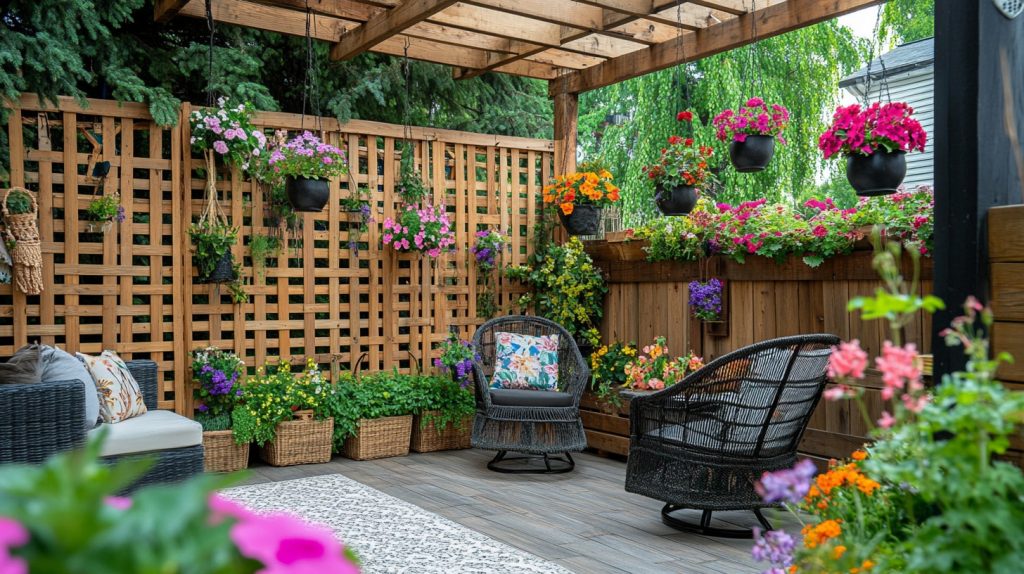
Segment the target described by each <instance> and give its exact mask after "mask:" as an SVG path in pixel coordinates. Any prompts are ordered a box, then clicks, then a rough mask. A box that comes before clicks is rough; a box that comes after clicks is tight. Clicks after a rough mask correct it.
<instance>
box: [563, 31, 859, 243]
mask: <svg viewBox="0 0 1024 574" xmlns="http://www.w3.org/2000/svg"><path fill="white" fill-rule="evenodd" d="M865 48H866V45H864V43H862V42H859V41H858V40H856V39H855V38H854V37H853V36H852V34H851V33H850V31H849V30H848V29H846V28H844V27H842V26H840V25H839V24H838V23H837V22H836V21H835V20H832V21H828V22H823V23H821V24H817V25H814V26H810V27H807V28H802V29H800V30H795V31H793V32H790V33H788V34H785V35H782V36H778V37H775V38H768V39H764V40H761V41H760V42H759V44H758V49H759V50H760V57H759V58H758V59H757V60H756V63H752V62H751V52H750V50H748V49H739V50H732V51H729V52H724V53H722V54H718V55H715V56H711V57H709V58H705V59H703V60H700V61H698V62H695V63H691V64H687V65H684V66H680V67H678V68H677V69H669V70H664V71H661V72H656V73H653V74H648V75H645V76H642V77H639V78H636V79H633V80H629V81H626V82H622V83H620V84H616V85H613V86H608V87H606V88H602V89H600V90H594V91H592V92H588V93H585V94H583V95H582V99H581V102H580V120H579V131H580V145H581V148H582V151H583V154H584V155H585V156H587V157H602V158H603V159H604V160H605V161H606V162H607V164H608V169H609V170H611V171H612V172H613V173H616V174H619V183H620V186H621V187H622V189H623V202H622V205H623V213H624V222H625V224H626V226H637V225H640V224H642V223H644V222H646V221H649V220H651V219H653V218H655V217H657V211H656V208H655V206H654V204H653V201H651V198H652V197H653V195H654V194H653V191H652V189H653V186H652V185H651V183H650V182H649V181H647V179H646V177H645V174H644V173H643V172H642V171H641V167H642V166H643V164H644V163H647V162H649V161H650V160H651V159H652V158H656V157H657V156H658V154H659V151H660V149H661V148H662V147H664V145H665V142H666V140H667V138H668V137H669V136H670V135H673V134H674V133H676V131H677V128H676V121H675V117H676V113H677V112H678V111H680V110H683V109H689V110H693V111H694V112H695V116H696V117H695V118H694V121H693V132H692V134H689V133H683V134H681V135H683V136H690V135H692V137H693V138H694V139H695V140H696V141H697V142H698V143H702V144H707V145H712V146H713V147H714V148H715V154H714V156H713V159H717V164H716V163H714V162H713V163H712V165H711V167H712V169H718V168H721V169H720V171H719V172H718V176H719V178H720V179H721V181H722V185H721V186H719V187H718V188H717V190H716V192H715V193H716V194H717V196H716V198H717V199H718V200H721V201H726V202H730V203H737V202H740V201H744V200H751V199H755V198H759V197H767V198H768V200H769V201H773V202H774V201H788V200H790V198H791V197H792V196H793V195H796V194H797V193H799V191H798V190H803V189H806V188H808V187H811V186H813V185H814V184H815V182H816V181H819V178H820V177H821V176H822V175H825V176H828V175H829V174H830V173H833V171H832V170H836V169H838V168H837V167H836V166H834V165H830V164H826V163H825V162H823V161H822V160H821V159H820V154H819V153H818V150H817V141H818V135H819V134H821V132H823V131H824V129H825V127H826V125H827V122H826V120H827V116H826V115H825V113H823V112H824V111H831V110H832V109H834V108H835V106H836V104H837V103H838V101H839V95H840V92H839V89H838V88H837V85H838V83H839V80H840V79H841V78H842V77H843V76H844V75H846V74H848V73H850V72H853V71H854V70H856V69H857V67H859V66H860V65H861V63H862V62H863V60H864V57H865V56H866V49H865ZM684 55H685V54H684ZM677 77H678V78H681V81H680V80H677ZM683 82H686V85H688V86H689V102H687V101H686V98H685V93H686V90H685V89H684V83H683ZM751 96H759V97H762V98H764V99H765V100H767V101H771V102H778V103H780V104H783V105H785V106H786V107H787V108H788V109H789V111H790V118H791V120H790V123H789V125H788V127H787V128H786V140H787V141H788V142H789V143H788V145H785V146H778V147H777V148H776V152H775V157H774V159H772V162H771V163H770V164H769V166H768V168H767V169H766V170H765V171H763V172H760V173H756V174H738V173H736V172H735V171H733V170H732V168H731V167H729V155H728V145H727V144H726V143H723V142H717V141H716V140H715V139H714V130H713V128H712V126H711V125H710V124H711V118H713V117H714V116H715V115H716V114H718V113H719V112H720V111H722V110H724V109H726V108H734V107H735V106H737V105H739V104H741V103H743V102H745V101H747V99H748V98H749V97H751ZM610 114H622V115H624V116H626V117H628V118H630V119H628V120H627V121H626V122H625V123H624V124H623V125H618V126H616V125H609V126H606V127H602V125H601V124H602V123H603V122H604V120H605V118H606V116H608V115H610ZM595 133H601V134H602V137H601V138H600V140H599V141H598V138H596V137H594V136H593V134H595Z"/></svg>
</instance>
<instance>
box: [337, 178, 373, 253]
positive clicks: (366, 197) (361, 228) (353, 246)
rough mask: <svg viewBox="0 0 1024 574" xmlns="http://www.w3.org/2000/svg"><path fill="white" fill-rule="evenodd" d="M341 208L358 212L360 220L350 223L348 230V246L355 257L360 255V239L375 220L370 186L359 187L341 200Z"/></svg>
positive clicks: (350, 211)
mask: <svg viewBox="0 0 1024 574" xmlns="http://www.w3.org/2000/svg"><path fill="white" fill-rule="evenodd" d="M341 209H342V210H343V211H346V212H348V213H354V214H357V216H358V217H359V221H358V223H357V224H356V225H354V226H353V225H350V226H349V230H348V248H349V251H351V252H352V256H353V257H359V240H360V239H361V238H362V236H363V234H364V233H366V232H367V231H369V229H370V223H372V222H373V210H372V208H371V207H370V188H368V187H359V188H356V190H355V191H353V192H352V194H351V195H349V196H348V197H346V198H345V199H342V200H341Z"/></svg>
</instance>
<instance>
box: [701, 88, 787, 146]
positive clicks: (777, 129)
mask: <svg viewBox="0 0 1024 574" xmlns="http://www.w3.org/2000/svg"><path fill="white" fill-rule="evenodd" d="M711 123H712V124H714V126H715V136H716V137H717V138H718V139H719V140H721V141H729V140H733V141H738V142H743V141H746V140H747V136H748V135H760V136H775V137H776V138H777V139H778V140H779V143H786V140H785V138H783V137H782V132H783V131H785V129H786V126H787V125H788V124H789V110H787V109H786V106H783V105H781V104H771V105H769V104H766V103H765V101H764V100H763V99H761V98H750V99H749V100H747V103H746V104H744V105H743V106H741V107H740V109H739V110H735V111H734V110H724V111H722V113H720V114H718V115H717V116H715V118H714V119H713V120H711Z"/></svg>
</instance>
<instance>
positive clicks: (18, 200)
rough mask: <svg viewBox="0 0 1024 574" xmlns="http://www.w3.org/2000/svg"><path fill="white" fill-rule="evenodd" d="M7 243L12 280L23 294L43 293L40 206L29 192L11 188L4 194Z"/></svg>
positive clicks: (19, 188) (3, 206)
mask: <svg viewBox="0 0 1024 574" xmlns="http://www.w3.org/2000/svg"><path fill="white" fill-rule="evenodd" d="M2 210H3V216H4V225H5V226H6V241H7V244H8V248H9V249H10V251H11V259H13V260H14V281H15V284H16V285H17V286H18V289H20V290H21V291H22V292H23V293H25V294H26V295H38V294H40V293H42V291H43V252H42V249H41V247H40V243H39V204H38V203H36V198H35V196H34V195H32V192H30V191H29V190H27V189H25V188H23V187H12V188H10V189H8V190H7V191H6V192H5V193H4V197H3V205H2Z"/></svg>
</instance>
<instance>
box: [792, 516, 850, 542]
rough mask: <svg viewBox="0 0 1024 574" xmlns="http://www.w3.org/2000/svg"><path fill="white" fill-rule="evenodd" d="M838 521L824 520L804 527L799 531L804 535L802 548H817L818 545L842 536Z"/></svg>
mask: <svg viewBox="0 0 1024 574" xmlns="http://www.w3.org/2000/svg"><path fill="white" fill-rule="evenodd" d="M839 522H840V521H839V520H831V519H830V520H826V521H824V522H821V523H819V524H815V525H813V526H812V525H810V524H808V525H807V526H804V528H803V530H801V531H800V533H801V534H803V535H804V546H806V547H808V548H817V547H818V546H819V545H821V544H823V543H825V542H828V541H829V540H831V539H833V538H835V537H836V536H839V535H840V534H842V532H843V529H842V527H841V526H839Z"/></svg>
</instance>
